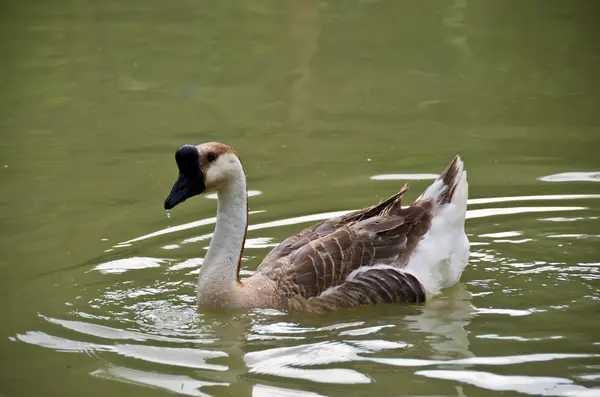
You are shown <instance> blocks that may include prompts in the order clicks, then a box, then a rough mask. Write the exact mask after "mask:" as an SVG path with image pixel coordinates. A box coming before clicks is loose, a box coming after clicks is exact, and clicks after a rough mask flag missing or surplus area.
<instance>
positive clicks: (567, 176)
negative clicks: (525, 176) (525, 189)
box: [538, 171, 600, 182]
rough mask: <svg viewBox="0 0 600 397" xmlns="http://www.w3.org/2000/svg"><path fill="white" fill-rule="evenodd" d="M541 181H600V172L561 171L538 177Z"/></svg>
mask: <svg viewBox="0 0 600 397" xmlns="http://www.w3.org/2000/svg"><path fill="white" fill-rule="evenodd" d="M538 180H539V181H543V182H600V172H598V171H596V172H562V173H560V174H553V175H547V176H542V177H540V178H538Z"/></svg>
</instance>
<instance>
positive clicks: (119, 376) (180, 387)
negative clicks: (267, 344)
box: [91, 366, 229, 396]
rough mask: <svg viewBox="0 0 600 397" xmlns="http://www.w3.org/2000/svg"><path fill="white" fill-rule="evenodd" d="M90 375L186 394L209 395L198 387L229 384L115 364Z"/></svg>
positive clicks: (227, 384)
mask: <svg viewBox="0 0 600 397" xmlns="http://www.w3.org/2000/svg"><path fill="white" fill-rule="evenodd" d="M91 375H92V376H95V377H98V378H103V379H115V380H119V381H122V382H127V383H134V384H139V385H144V386H150V387H153V388H159V389H164V390H168V391H170V392H173V393H177V394H184V395H187V396H209V395H208V394H206V393H203V392H201V391H200V389H201V388H203V387H207V386H229V383H224V382H207V381H201V380H197V379H193V378H190V377H189V376H185V375H168V374H163V373H157V372H147V371H140V370H134V369H130V368H124V367H117V366H112V367H109V368H106V369H99V370H96V371H93V372H92V373H91Z"/></svg>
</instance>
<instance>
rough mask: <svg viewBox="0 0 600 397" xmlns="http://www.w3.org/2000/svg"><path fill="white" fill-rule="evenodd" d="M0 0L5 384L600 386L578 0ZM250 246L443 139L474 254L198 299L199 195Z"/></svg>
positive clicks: (591, 90)
mask: <svg viewBox="0 0 600 397" xmlns="http://www.w3.org/2000/svg"><path fill="white" fill-rule="evenodd" d="M3 8H4V10H3V12H2V13H0V19H1V20H0V29H1V32H2V35H3V39H2V40H1V41H0V51H1V53H2V56H1V57H0V68H1V70H2V73H1V74H0V87H1V90H0V129H1V131H2V139H1V140H0V185H1V186H2V194H1V195H0V208H1V212H0V272H1V277H0V299H1V305H0V395H1V396H6V397H9V396H10V397H17V396H35V395H41V396H81V395H86V396H89V397H92V396H112V395H115V396H145V397H147V396H163V395H184V396H226V395H227V396H250V395H252V396H261V397H262V396H371V395H381V396H469V397H477V396H495V395H503V396H512V395H515V396H516V395H540V396H570V397H571V396H574V397H579V396H600V332H599V330H600V316H599V314H600V311H599V308H600V307H599V301H600V291H599V287H600V282H599V279H600V251H599V247H600V244H599V243H600V221H599V217H600V183H599V182H600V159H599V157H598V149H600V135H599V134H600V111H599V109H600V94H599V92H600V75H599V73H598V71H599V70H600V46H599V45H598V43H599V42H598V40H597V37H599V36H598V24H597V16H598V15H599V14H598V11H599V10H598V8H599V7H598V5H597V4H596V2H593V1H570V2H567V1H542V0H532V1H528V2H516V1H497V2H490V1H487V2H474V1H467V0H454V1H440V2H416V1H400V0H397V1H392V0H388V1H383V0H382V1H377V0H370V1H367V0H363V1H345V2H332V1H329V2H328V1H313V0H287V1H283V2H279V1H253V2H245V3H244V4H243V5H242V4H241V3H239V4H237V3H236V4H234V3H233V2H225V1H210V2H194V1H179V2H164V1H156V0H146V1H139V0H134V1H127V2H125V1H105V2H81V1H80V2H76V1H66V0H57V1H53V2H45V1H40V0H26V1H22V2H12V3H11V4H5V5H3ZM208 140H218V141H222V142H225V143H228V144H230V145H231V146H233V147H234V148H235V149H236V151H237V152H238V154H239V155H240V157H241V158H242V160H243V162H244V166H245V169H246V172H247V175H248V184H249V189H250V190H251V192H250V193H251V195H250V196H251V197H250V198H249V203H250V210H251V211H252V212H251V214H250V216H249V222H250V225H251V226H250V231H249V232H248V241H247V244H246V250H245V252H244V257H243V275H248V274H251V273H252V271H253V270H254V269H255V268H256V266H258V264H259V263H260V261H261V259H262V258H263V256H264V255H265V254H266V253H267V252H268V251H269V250H270V249H271V247H272V246H274V245H275V244H277V243H279V242H281V241H282V240H283V239H284V238H285V237H287V236H289V235H291V234H294V233H296V232H297V231H299V230H300V229H302V228H304V227H307V226H309V225H310V224H311V223H312V222H315V221H317V220H318V219H323V218H325V217H327V216H329V215H331V213H334V212H337V211H345V210H351V209H357V208H361V207H364V206H367V205H370V204H373V203H376V202H378V201H379V200H381V199H382V198H384V197H386V196H388V195H390V194H392V193H394V192H395V191H396V190H398V189H399V188H400V187H401V186H402V185H403V184H404V183H405V182H408V183H409V184H410V186H411V190H410V191H409V193H408V198H409V199H410V200H413V199H414V198H416V197H417V196H418V194H419V193H420V192H421V191H422V190H423V189H424V188H425V187H426V186H427V185H428V184H429V183H430V182H431V178H432V177H434V176H435V174H437V173H439V172H441V171H442V170H443V169H444V167H445V166H446V165H447V164H448V163H449V161H450V160H451V159H452V157H453V156H454V155H455V154H457V153H460V155H461V156H462V158H463V159H464V161H465V164H466V167H467V170H468V172H469V182H470V202H469V212H468V220H467V226H466V228H467V233H468V235H469V238H470V240H471V242H472V250H471V251H472V254H471V257H470V263H469V266H468V267H467V269H466V270H465V272H464V274H463V278H462V282H461V283H460V284H459V285H457V286H456V287H454V288H451V289H449V290H447V291H445V293H444V294H443V295H442V296H440V297H439V298H437V299H435V300H434V301H432V302H431V303H430V304H428V305H425V306H385V305H384V306H378V307H362V308H355V309H351V310H345V311H340V312H337V313H333V314H327V315H306V314H298V313H285V312H280V311H275V310H250V311H233V310H219V311H216V310H201V311H199V312H197V311H196V306H195V282H196V277H197V272H198V268H199V267H200V266H201V264H202V257H203V255H204V253H205V252H206V247H207V246H208V244H209V241H210V233H211V232H212V229H213V226H214V218H213V217H214V216H215V208H216V200H214V197H211V196H206V197H199V198H195V199H193V200H190V201H189V202H186V203H185V205H182V206H178V207H177V208H175V209H174V210H173V211H172V212H171V216H170V217H167V216H166V214H165V212H164V210H163V208H162V204H163V201H164V199H165V197H166V195H167V194H168V192H169V190H170V188H171V185H172V183H173V181H174V179H175V177H176V174H177V170H176V167H175V163H174V161H173V154H174V151H175V149H176V148H177V147H179V146H180V145H182V144H184V143H193V144H197V143H200V142H203V141H208Z"/></svg>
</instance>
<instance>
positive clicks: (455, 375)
mask: <svg viewBox="0 0 600 397" xmlns="http://www.w3.org/2000/svg"><path fill="white" fill-rule="evenodd" d="M416 374H417V375H421V376H425V377H428V378H437V379H446V380H455V381H459V382H463V383H467V384H470V385H474V386H477V387H480V388H483V389H486V390H495V391H516V392H519V393H524V394H530V395H536V396H540V395H541V396H565V397H592V396H598V393H599V392H600V389H588V388H586V387H584V386H580V385H576V384H574V383H573V381H572V380H569V379H564V378H551V377H542V376H517V375H497V374H493V373H490V372H482V371H465V370H460V371H459V370H456V371H450V370H426V371H417V372H416Z"/></svg>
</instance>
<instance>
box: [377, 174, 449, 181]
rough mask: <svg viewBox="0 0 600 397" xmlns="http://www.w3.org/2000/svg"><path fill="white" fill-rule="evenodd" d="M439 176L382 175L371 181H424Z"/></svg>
mask: <svg viewBox="0 0 600 397" xmlns="http://www.w3.org/2000/svg"><path fill="white" fill-rule="evenodd" d="M438 176H439V175H438V174H382V175H373V176H372V177H370V178H369V179H372V180H375V181H397V180H400V181H404V180H417V181H418V180H423V179H436V178H437V177H438Z"/></svg>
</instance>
